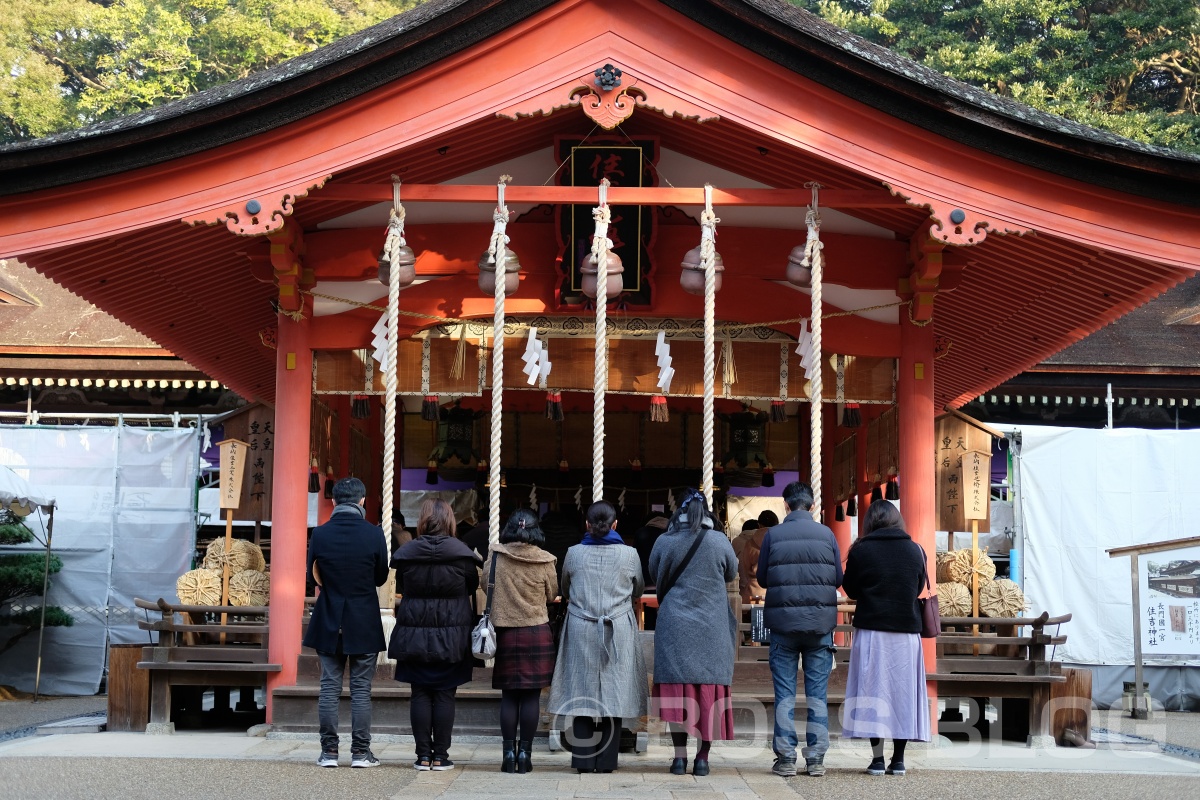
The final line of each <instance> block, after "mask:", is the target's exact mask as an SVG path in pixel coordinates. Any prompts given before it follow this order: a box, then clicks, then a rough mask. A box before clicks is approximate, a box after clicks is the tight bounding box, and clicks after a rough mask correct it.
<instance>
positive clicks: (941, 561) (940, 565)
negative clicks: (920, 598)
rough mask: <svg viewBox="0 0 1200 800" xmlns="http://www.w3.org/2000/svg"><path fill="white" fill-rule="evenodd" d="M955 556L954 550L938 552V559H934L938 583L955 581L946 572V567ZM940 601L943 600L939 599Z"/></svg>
mask: <svg viewBox="0 0 1200 800" xmlns="http://www.w3.org/2000/svg"><path fill="white" fill-rule="evenodd" d="M953 558H954V553H953V552H949V553H947V552H945V551H943V552H940V553H938V554H937V556H936V559H935V561H934V564H935V568H934V576H935V577H936V578H937V582H938V583H954V581H952V580H951V579H950V576H949V575H948V574H947V573H946V567H947V565H948V564H949V563H950V561H951V560H952V559H953ZM939 602H941V601H939Z"/></svg>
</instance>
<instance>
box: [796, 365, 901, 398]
mask: <svg viewBox="0 0 1200 800" xmlns="http://www.w3.org/2000/svg"><path fill="white" fill-rule="evenodd" d="M845 358H846V360H845V367H844V368H843V370H842V375H843V386H844V387H845V388H844V399H845V400H846V401H848V402H888V401H893V400H895V363H896V361H895V359H892V358H876V357H873V356H846V357H845ZM789 359H790V360H789V361H788V397H790V398H792V399H803V398H805V397H807V395H806V394H805V384H806V383H808V381H807V380H806V379H805V378H804V369H803V368H802V367H801V366H800V358H799V356H797V355H795V354H794V353H793V354H791V355H790V356H789ZM833 361H834V354H832V353H826V354H825V358H824V359H823V360H822V363H821V380H822V382H823V384H824V388H823V390H822V395H823V399H824V400H825V401H826V402H834V400H835V399H836V391H837V368H836V367H835V366H834V364H833V363H831V362H833Z"/></svg>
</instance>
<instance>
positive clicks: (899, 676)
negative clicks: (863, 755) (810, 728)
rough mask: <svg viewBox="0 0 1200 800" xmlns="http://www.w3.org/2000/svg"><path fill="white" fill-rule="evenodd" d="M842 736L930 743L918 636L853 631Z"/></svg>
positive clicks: (923, 661) (927, 710)
mask: <svg viewBox="0 0 1200 800" xmlns="http://www.w3.org/2000/svg"><path fill="white" fill-rule="evenodd" d="M842 737H843V738H846V739H870V738H873V737H878V738H882V739H910V740H914V741H918V742H927V741H929V697H928V695H927V694H926V692H925V660H924V658H923V657H922V654H921V637H920V636H919V635H918V634H915V633H892V632H890V631H870V630H862V629H857V628H856V629H855V631H854V644H853V646H852V647H851V648H850V671H849V673H848V674H847V676H846V705H845V708H844V711H843V720H842Z"/></svg>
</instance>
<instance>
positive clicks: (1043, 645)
mask: <svg viewBox="0 0 1200 800" xmlns="http://www.w3.org/2000/svg"><path fill="white" fill-rule="evenodd" d="M1070 619H1071V615H1070V614H1064V615H1062V616H1059V617H1051V616H1050V615H1049V614H1048V613H1046V612H1043V613H1042V614H1041V616H1038V617H1006V618H995V617H942V633H941V635H939V636H938V638H937V646H938V647H937V649H938V659H937V671H936V672H933V673H930V674H929V675H928V676H927V678H928V679H929V680H931V681H937V684H938V696H939V697H969V698H1014V699H1021V700H1026V701H1028V703H1029V711H1028V715H1027V719H1026V723H1025V728H1024V732H1025V738H1026V742H1027V743H1028V744H1030V745H1031V746H1047V745H1049V744H1052V743H1053V742H1054V740H1055V739H1056V738H1057V737H1055V736H1054V735H1053V733H1052V714H1051V708H1050V706H1051V697H1052V694H1053V687H1054V685H1055V684H1065V683H1066V682H1067V676H1066V675H1064V674H1063V670H1062V665H1061V664H1060V663H1059V662H1057V661H1052V660H1048V659H1047V652H1046V649H1047V648H1048V647H1053V646H1055V645H1060V644H1064V643H1065V642H1066V641H1067V637H1066V636H1065V635H1057V634H1051V633H1048V632H1047V631H1046V628H1047V627H1048V626H1058V625H1061V624H1062V623H1064V622H1068V621H1070ZM1026 627H1027V628H1029V633H1028V635H1024V636H1022V635H1019V633H1020V630H1021V629H1022V628H1026ZM987 628H994V631H993V630H986V629H987ZM1088 700H1089V701H1090V698H1088Z"/></svg>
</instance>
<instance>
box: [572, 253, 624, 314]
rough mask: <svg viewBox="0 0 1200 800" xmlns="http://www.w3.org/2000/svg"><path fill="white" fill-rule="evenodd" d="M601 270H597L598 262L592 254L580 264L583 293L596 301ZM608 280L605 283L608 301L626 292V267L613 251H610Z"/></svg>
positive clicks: (585, 257) (607, 271)
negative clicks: (624, 274) (624, 275)
mask: <svg viewBox="0 0 1200 800" xmlns="http://www.w3.org/2000/svg"><path fill="white" fill-rule="evenodd" d="M598 272H599V270H598V269H597V268H596V260H595V259H594V258H592V254H591V253H588V254H587V255H586V256H584V257H583V261H582V262H580V264H579V274H580V276H581V278H580V283H581V284H582V288H581V291H582V292H583V293H584V294H585V295H587V296H588V297H591V298H592V299H595V297H596V289H597V288H598V287H597V286H596V276H597V273H598ZM605 272H606V274H607V276H608V280H607V281H606V282H605V284H604V285H605V287H606V288H607V293H608V299H609V300H610V301H611V300H615V299H616V297H617V295H619V294H620V293H621V292H623V291H624V290H625V279H624V277H622V273H624V272H625V265H624V264H622V263H621V257H620V256H619V255H617V254H616V253H614V252H613V251H612V250H609V251H608V268H607V269H606V270H605Z"/></svg>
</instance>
